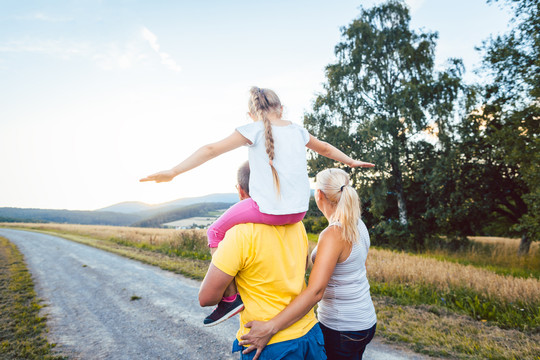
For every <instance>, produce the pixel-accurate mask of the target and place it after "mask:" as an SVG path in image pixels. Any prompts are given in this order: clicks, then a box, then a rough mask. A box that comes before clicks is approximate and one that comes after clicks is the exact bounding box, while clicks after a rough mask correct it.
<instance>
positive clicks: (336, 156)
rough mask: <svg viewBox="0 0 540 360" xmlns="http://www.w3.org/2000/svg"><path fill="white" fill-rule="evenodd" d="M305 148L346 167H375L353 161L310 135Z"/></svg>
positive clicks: (370, 164)
mask: <svg viewBox="0 0 540 360" xmlns="http://www.w3.org/2000/svg"><path fill="white" fill-rule="evenodd" d="M306 147H307V148H308V149H311V150H313V151H315V152H316V153H317V154H319V155H322V156H324V157H327V158H329V159H332V160H336V161H339V162H342V163H344V164H345V165H348V166H350V167H368V168H369V167H374V166H375V164H372V163H368V162H363V161H359V160H354V159H352V158H350V157H349V156H347V155H345V154H344V153H343V152H342V151H340V150H338V149H337V148H336V147H334V146H333V145H330V144H329V143H327V142H325V141H321V140H319V139H317V138H316V137H315V136H313V135H311V134H310V135H309V141H308V143H307V144H306Z"/></svg>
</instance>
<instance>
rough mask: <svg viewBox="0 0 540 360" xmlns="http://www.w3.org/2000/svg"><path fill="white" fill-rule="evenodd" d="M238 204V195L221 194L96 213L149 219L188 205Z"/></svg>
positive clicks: (121, 205)
mask: <svg viewBox="0 0 540 360" xmlns="http://www.w3.org/2000/svg"><path fill="white" fill-rule="evenodd" d="M237 202H238V194H236V193H221V194H210V195H205V196H199V197H190V198H181V199H176V200H173V201H168V202H165V203H161V204H156V205H149V204H145V203H142V202H136V201H127V202H121V203H118V204H114V205H111V206H107V207H105V208H102V209H98V210H96V211H113V212H119V213H125V214H137V215H140V216H141V217H143V218H146V217H151V216H154V215H157V214H160V213H163V212H167V211H173V210H176V209H179V208H182V207H185V206H188V205H193V204H202V203H226V204H229V206H230V205H231V204H234V203H237Z"/></svg>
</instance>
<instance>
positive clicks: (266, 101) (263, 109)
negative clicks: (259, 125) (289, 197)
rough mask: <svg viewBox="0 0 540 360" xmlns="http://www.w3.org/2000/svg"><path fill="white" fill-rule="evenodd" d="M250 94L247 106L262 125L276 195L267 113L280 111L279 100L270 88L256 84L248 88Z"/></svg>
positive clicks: (276, 175)
mask: <svg viewBox="0 0 540 360" xmlns="http://www.w3.org/2000/svg"><path fill="white" fill-rule="evenodd" d="M249 92H250V94H251V96H250V99H249V103H248V107H249V111H250V112H251V113H252V114H254V115H256V116H257V119H258V120H261V121H262V122H263V125H264V138H265V146H266V154H267V155H268V159H269V161H268V163H269V165H270V169H272V177H273V179H274V187H275V189H276V193H277V195H278V196H280V195H281V191H280V183H279V175H278V173H277V170H276V168H275V167H274V157H275V153H274V136H273V134H272V124H271V123H270V120H268V118H267V115H268V113H269V112H280V111H281V102H280V101H279V98H278V97H277V95H276V93H275V92H273V91H272V90H270V89H261V88H258V87H256V86H254V87H252V88H251V89H250V90H249Z"/></svg>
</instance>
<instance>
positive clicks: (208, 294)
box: [199, 263, 234, 306]
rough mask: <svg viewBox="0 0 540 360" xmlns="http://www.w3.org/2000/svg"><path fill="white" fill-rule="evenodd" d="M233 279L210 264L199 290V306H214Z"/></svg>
mask: <svg viewBox="0 0 540 360" xmlns="http://www.w3.org/2000/svg"><path fill="white" fill-rule="evenodd" d="M233 279H234V277H233V276H231V275H228V274H226V273H224V272H223V271H221V270H219V269H218V268H217V267H216V266H215V265H214V264H213V263H211V264H210V267H209V268H208V272H207V273H206V276H205V277H204V280H203V282H202V285H201V288H200V289H199V304H200V305H201V306H212V305H216V304H217V303H218V302H219V301H220V300H221V298H222V297H223V293H224V292H225V289H226V288H227V286H228V285H229V284H230V283H231V281H233Z"/></svg>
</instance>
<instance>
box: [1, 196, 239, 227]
mask: <svg viewBox="0 0 540 360" xmlns="http://www.w3.org/2000/svg"><path fill="white" fill-rule="evenodd" d="M236 202H238V195H237V194H234V193H229V194H211V195H206V196H201V197H192V198H183V199H177V200H173V201H169V202H166V203H162V204H157V205H148V204H145V203H142V202H137V201H126V202H121V203H118V204H114V205H111V206H108V207H105V208H103V209H99V210H95V211H79V210H53V209H25V208H13V207H4V208H0V222H54V223H64V224H82V225H114V226H143V227H160V226H161V224H163V223H166V222H170V221H175V220H182V219H185V218H189V217H193V216H205V215H206V214H207V213H208V212H209V211H212V210H219V209H227V208H229V207H230V206H231V205H232V204H234V203H236Z"/></svg>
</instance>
